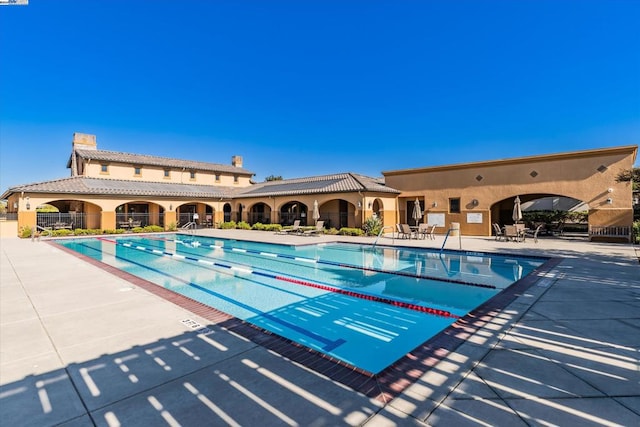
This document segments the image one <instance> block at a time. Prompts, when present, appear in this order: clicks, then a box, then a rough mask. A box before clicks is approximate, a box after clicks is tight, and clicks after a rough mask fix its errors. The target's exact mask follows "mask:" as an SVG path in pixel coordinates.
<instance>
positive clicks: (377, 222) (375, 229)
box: [362, 216, 382, 236]
mask: <svg viewBox="0 0 640 427" xmlns="http://www.w3.org/2000/svg"><path fill="white" fill-rule="evenodd" d="M362 229H363V230H364V233H365V234H366V235H367V236H377V235H378V233H380V230H382V220H381V219H380V217H378V216H370V217H369V218H367V219H366V220H365V222H364V224H363V225H362Z"/></svg>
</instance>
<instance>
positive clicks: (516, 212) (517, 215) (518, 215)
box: [512, 196, 522, 224]
mask: <svg viewBox="0 0 640 427" xmlns="http://www.w3.org/2000/svg"><path fill="white" fill-rule="evenodd" d="M512 218H513V221H514V222H515V223H516V224H517V223H518V221H521V220H522V210H521V209H520V196H516V199H515V200H514V201H513V215H512Z"/></svg>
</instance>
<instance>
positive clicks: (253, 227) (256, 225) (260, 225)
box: [251, 222, 266, 231]
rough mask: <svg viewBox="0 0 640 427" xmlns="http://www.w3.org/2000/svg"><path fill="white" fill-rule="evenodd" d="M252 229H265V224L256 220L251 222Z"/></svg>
mask: <svg viewBox="0 0 640 427" xmlns="http://www.w3.org/2000/svg"><path fill="white" fill-rule="evenodd" d="M251 229H252V230H258V231H264V230H265V229H266V226H265V225H264V224H263V223H261V222H256V223H255V224H253V225H252V226H251Z"/></svg>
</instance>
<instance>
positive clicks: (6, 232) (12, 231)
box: [0, 221, 18, 238]
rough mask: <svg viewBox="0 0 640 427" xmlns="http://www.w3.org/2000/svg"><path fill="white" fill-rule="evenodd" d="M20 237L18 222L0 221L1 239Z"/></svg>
mask: <svg viewBox="0 0 640 427" xmlns="http://www.w3.org/2000/svg"><path fill="white" fill-rule="evenodd" d="M17 235H18V221H0V238H5V237H16V236H17Z"/></svg>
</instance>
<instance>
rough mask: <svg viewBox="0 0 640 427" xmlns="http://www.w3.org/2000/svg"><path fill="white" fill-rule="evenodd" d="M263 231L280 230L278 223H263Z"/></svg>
mask: <svg viewBox="0 0 640 427" xmlns="http://www.w3.org/2000/svg"><path fill="white" fill-rule="evenodd" d="M264 231H282V226H281V225H280V224H265V225H264Z"/></svg>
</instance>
